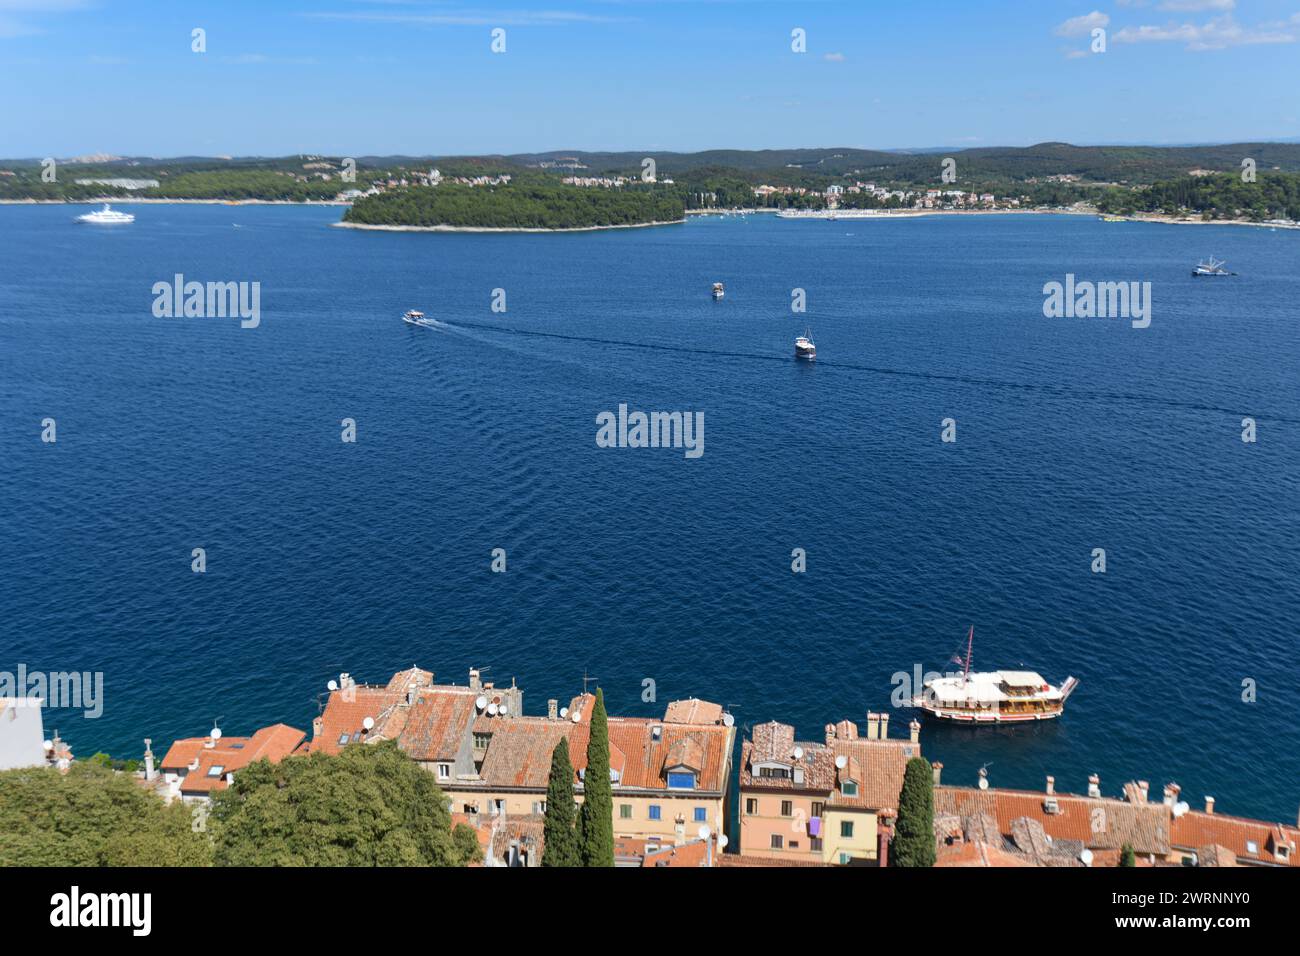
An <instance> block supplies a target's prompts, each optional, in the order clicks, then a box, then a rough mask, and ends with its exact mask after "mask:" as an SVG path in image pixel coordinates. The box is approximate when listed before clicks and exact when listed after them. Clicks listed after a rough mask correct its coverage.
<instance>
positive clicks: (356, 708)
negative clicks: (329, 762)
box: [303, 682, 406, 754]
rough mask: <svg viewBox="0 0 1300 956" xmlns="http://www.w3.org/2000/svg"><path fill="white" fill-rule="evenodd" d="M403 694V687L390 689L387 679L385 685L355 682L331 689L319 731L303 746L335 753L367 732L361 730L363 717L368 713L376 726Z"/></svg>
mask: <svg viewBox="0 0 1300 956" xmlns="http://www.w3.org/2000/svg"><path fill="white" fill-rule="evenodd" d="M405 696H406V692H405V688H396V689H394V688H392V687H391V682H390V686H389V687H372V686H364V685H358V686H355V687H352V688H348V689H346V690H336V691H331V692H330V696H329V700H328V701H327V702H326V704H325V710H324V712H323V713H322V714H321V716H320V721H321V724H320V733H318V734H316V735H315V736H313V738H312V740H311V741H310V742H309V743H308V744H306V745H304V747H303V750H305V751H310V752H312V753H327V754H336V753H338V752H339V751H340V750H342V749H343V747H344V746H345V744H347V743H352V742H355V741H359V740H362V739H365V738H366V737H368V736H369V735H368V734H366V733H365V732H364V729H363V727H362V723H363V721H364V720H365V719H366V718H367V717H370V718H372V719H373V720H374V721H375V722H376V726H378V724H379V721H380V719H381V718H384V717H385V716H386V715H388V714H389V711H390V709H391V708H392V707H393V706H394V705H395V704H397V703H398V701H401V700H403V699H404V698H405ZM372 733H373V731H372ZM344 737H346V738H347V739H346V740H345V739H344Z"/></svg>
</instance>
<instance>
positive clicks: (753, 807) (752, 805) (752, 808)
mask: <svg viewBox="0 0 1300 956" xmlns="http://www.w3.org/2000/svg"><path fill="white" fill-rule="evenodd" d="M745 812H746V813H757V812H758V801H757V800H755V799H754V798H753V797H746V798H745Z"/></svg>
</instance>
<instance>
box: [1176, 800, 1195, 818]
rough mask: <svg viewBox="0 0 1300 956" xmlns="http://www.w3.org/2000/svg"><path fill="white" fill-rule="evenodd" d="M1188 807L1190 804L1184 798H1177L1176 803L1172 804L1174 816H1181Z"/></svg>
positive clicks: (1189, 807)
mask: <svg viewBox="0 0 1300 956" xmlns="http://www.w3.org/2000/svg"><path fill="white" fill-rule="evenodd" d="M1190 809H1191V805H1190V804H1189V803H1188V802H1187V801H1186V800H1179V801H1178V802H1177V803H1175V804H1174V817H1175V818H1178V817H1181V816H1182V815H1183V814H1184V813H1186V812H1187V811H1188V810H1190Z"/></svg>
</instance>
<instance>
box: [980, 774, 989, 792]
mask: <svg viewBox="0 0 1300 956" xmlns="http://www.w3.org/2000/svg"><path fill="white" fill-rule="evenodd" d="M988 788H989V778H988V777H980V789H981V790H987V789H988Z"/></svg>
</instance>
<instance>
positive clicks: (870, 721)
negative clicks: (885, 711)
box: [867, 710, 880, 740]
mask: <svg viewBox="0 0 1300 956" xmlns="http://www.w3.org/2000/svg"><path fill="white" fill-rule="evenodd" d="M879 736H880V715H879V714H877V713H876V712H875V711H874V710H869V711H867V739H868V740H875V739H877V738H878V737H879Z"/></svg>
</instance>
